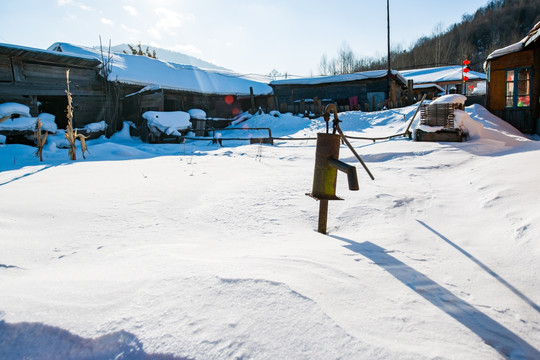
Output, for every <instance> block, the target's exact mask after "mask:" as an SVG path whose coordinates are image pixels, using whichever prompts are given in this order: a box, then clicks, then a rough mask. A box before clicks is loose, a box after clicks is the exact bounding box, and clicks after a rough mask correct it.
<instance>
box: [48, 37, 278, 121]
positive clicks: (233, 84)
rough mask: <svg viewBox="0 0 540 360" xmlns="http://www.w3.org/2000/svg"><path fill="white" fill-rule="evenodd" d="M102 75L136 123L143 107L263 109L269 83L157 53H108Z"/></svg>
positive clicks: (216, 113) (219, 112) (223, 114)
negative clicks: (160, 56)
mask: <svg viewBox="0 0 540 360" xmlns="http://www.w3.org/2000/svg"><path fill="white" fill-rule="evenodd" d="M49 49H50V50H54V51H61V52H64V53H71V54H77V55H82V56H87V57H94V58H96V59H99V58H101V54H100V52H99V50H96V49H91V48H87V47H83V46H76V45H72V44H67V43H56V44H53V45H52V46H51V47H50V48H49ZM106 61H107V63H108V65H107V66H106V67H107V68H109V69H110V72H109V73H108V75H107V78H108V80H109V82H110V83H114V84H115V88H116V91H117V95H118V99H119V102H120V107H121V117H122V119H123V120H127V121H132V122H134V123H135V125H140V123H141V121H142V116H141V115H142V114H143V113H144V112H145V111H187V110H190V109H194V108H197V109H202V110H204V111H205V112H206V114H207V116H208V117H211V118H225V119H232V118H233V117H234V116H235V115H237V114H238V113H240V112H243V111H247V110H249V109H252V110H253V111H255V110H256V109H258V108H259V107H262V108H263V109H267V108H268V107H269V100H272V96H271V94H272V88H271V87H270V86H268V85H267V84H265V83H262V82H259V81H254V80H252V79H249V78H246V77H243V76H240V75H238V74H235V73H232V72H226V71H217V70H207V69H201V68H198V67H196V66H193V65H181V64H174V63H169V62H165V61H161V60H159V59H152V58H149V57H146V56H137V55H131V54H119V53H113V54H111V55H110V57H108V58H107V60H106Z"/></svg>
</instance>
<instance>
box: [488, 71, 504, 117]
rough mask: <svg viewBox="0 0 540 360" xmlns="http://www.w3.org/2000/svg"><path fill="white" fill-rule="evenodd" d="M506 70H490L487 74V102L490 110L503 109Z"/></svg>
mask: <svg viewBox="0 0 540 360" xmlns="http://www.w3.org/2000/svg"><path fill="white" fill-rule="evenodd" d="M505 91H506V70H496V71H494V70H491V71H490V74H489V103H488V107H489V108H490V109H491V110H504V107H505Z"/></svg>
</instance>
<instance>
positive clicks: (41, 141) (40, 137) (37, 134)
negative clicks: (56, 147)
mask: <svg viewBox="0 0 540 360" xmlns="http://www.w3.org/2000/svg"><path fill="white" fill-rule="evenodd" d="M47 135H49V133H48V132H47V131H45V135H44V134H42V133H41V120H40V119H39V118H38V119H37V121H36V130H35V131H34V139H36V142H37V150H36V153H35V155H36V156H39V161H43V146H45V143H46V142H47Z"/></svg>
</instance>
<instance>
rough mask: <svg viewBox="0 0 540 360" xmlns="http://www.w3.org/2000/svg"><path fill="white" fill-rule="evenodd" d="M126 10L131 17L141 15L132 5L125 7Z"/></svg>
mask: <svg viewBox="0 0 540 360" xmlns="http://www.w3.org/2000/svg"><path fill="white" fill-rule="evenodd" d="M124 10H126V11H127V12H128V13H129V15H131V16H137V15H138V14H139V12H138V11H137V9H135V8H134V7H133V6H131V5H126V6H124Z"/></svg>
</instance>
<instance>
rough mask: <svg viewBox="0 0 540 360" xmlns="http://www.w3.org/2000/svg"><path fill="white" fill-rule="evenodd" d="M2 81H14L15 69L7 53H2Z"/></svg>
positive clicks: (0, 71) (0, 78)
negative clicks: (12, 68) (12, 67)
mask: <svg viewBox="0 0 540 360" xmlns="http://www.w3.org/2000/svg"><path fill="white" fill-rule="evenodd" d="M0 81H2V82H3V81H8V82H11V81H13V71H12V70H11V60H10V58H9V56H7V55H0Z"/></svg>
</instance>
